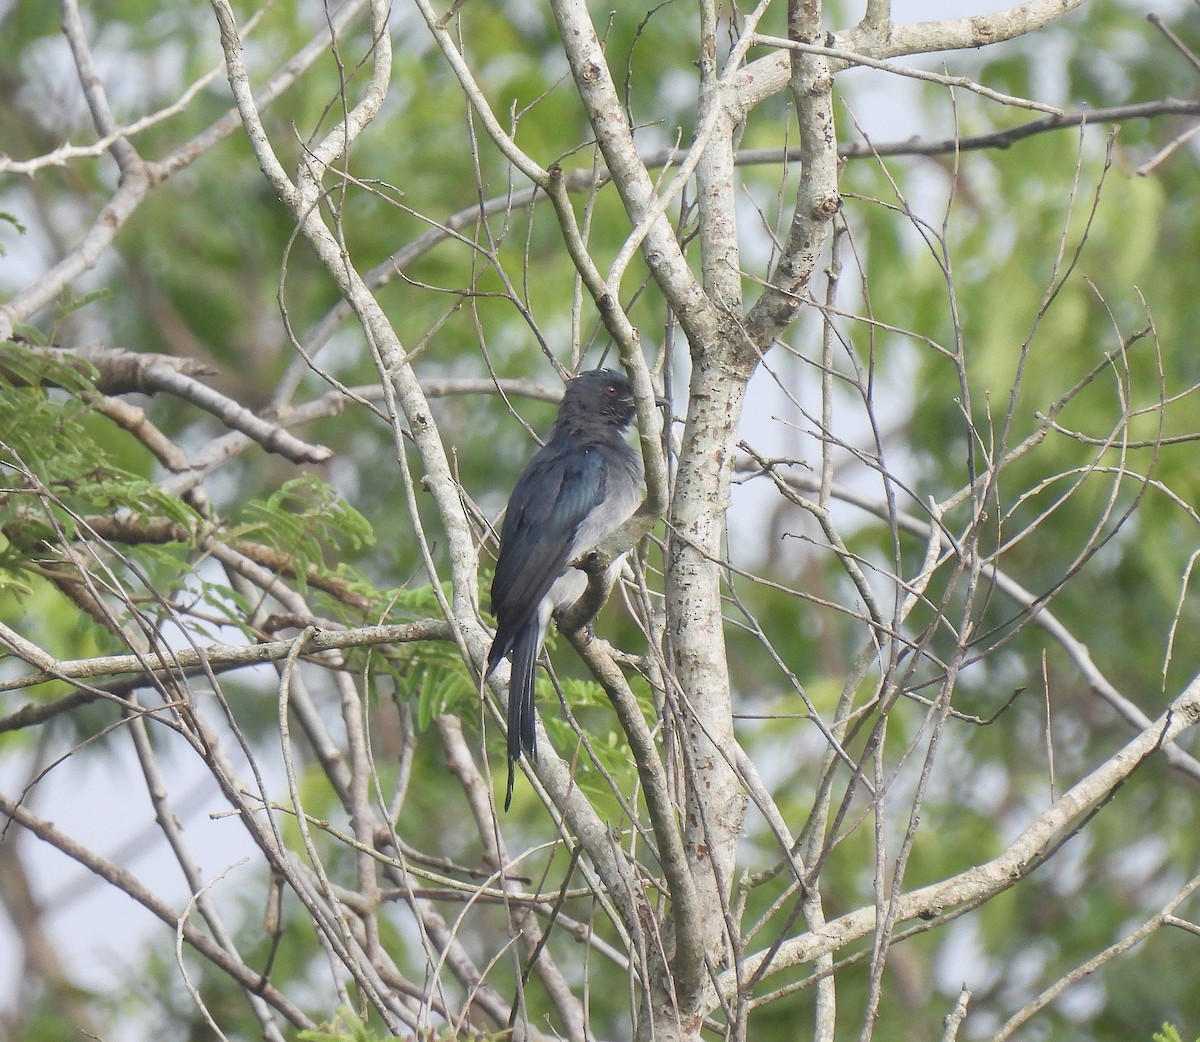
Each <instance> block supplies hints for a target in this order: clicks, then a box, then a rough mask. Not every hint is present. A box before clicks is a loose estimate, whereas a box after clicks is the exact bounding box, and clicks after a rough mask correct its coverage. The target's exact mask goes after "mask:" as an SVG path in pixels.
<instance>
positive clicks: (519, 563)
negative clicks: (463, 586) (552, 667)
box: [483, 369, 643, 810]
mask: <svg viewBox="0 0 1200 1042" xmlns="http://www.w3.org/2000/svg"><path fill="white" fill-rule="evenodd" d="M633 416H634V401H633V389H632V388H631V387H630V386H629V381H628V380H626V379H625V377H624V376H622V375H621V374H620V373H617V372H614V371H613V370H611V369H593V370H591V371H589V372H586V373H582V374H580V375H579V376H577V377H576V378H575V379H574V380H571V381H569V382H568V383H567V386H566V389H565V391H564V393H563V400H562V404H561V405H560V406H559V409H558V418H557V419H556V420H555V421H554V430H553V431H552V432H551V434H550V440H549V441H547V442H546V444H545V445H544V446H543V447H542V448H541V449H540V450H539V451H538V452H537V453H536V454H535V455H534V457H533V458H532V459H531V460H530V461H529V463H528V465H527V466H526V467H525V470H524V471H523V472H522V473H521V476H520V477H519V478H518V479H517V483H516V485H515V486H514V488H513V491H512V496H511V497H509V501H508V511H507V513H506V514H505V515H504V525H503V527H502V528H501V530H500V556H499V559H498V560H497V561H496V574H495V576H494V577H493V579H492V611H493V613H494V614H495V616H496V637H495V640H493V641H492V646H491V649H490V650H489V651H488V657H487V669H486V671H485V672H484V676H483V679H484V681H486V680H487V678H488V677H490V676H491V675H492V673H493V671H494V670H495V669H496V667H497V666H498V665H499V664H500V661H501V660H502V659H503V658H504V657H505V656H506V655H511V656H512V680H511V682H510V684H509V688H508V788H507V789H506V791H505V796H504V809H505V810H508V806H509V804H510V803H511V802H512V793H513V777H514V775H515V772H516V762H517V760H519V759H520V758H521V756H522V754H525V755H528V756H529V757H530V758H531V759H536V757H537V728H536V723H537V718H536V714H535V710H534V701H533V675H534V668H535V666H536V665H537V659H538V655H539V654H540V653H541V650H542V644H543V643H544V642H545V640H546V628H547V627H548V626H549V624H550V617H551V615H553V613H554V612H555V611H556V610H557V609H559V608H562V607H565V606H567V605H570V604H572V603H574V602H575V601H576V600H578V599H579V597H580V596H581V595H582V594H583V592H584V590H585V589H586V588H587V576H586V575H585V574H584V573H583V572H582V571H580V570H579V569H578V568H572V567H571V562H572V561H574V560H577V559H578V558H579V557H580V556H581V555H582V554H585V553H587V552H588V551H589V550H591V549H593V548H594V547H595V546H596V545H597V544H598V543H600V542H601V541H602V540H603V539H604V538H605V537H606V536H609V535H611V534H612V533H613V532H615V531H616V530H617V529H618V528H619V527H620V526H621V525H622V524H624V523H625V521H627V520H628V519H629V518H630V517H632V516H633V513H634V512H635V511H636V510H637V508H638V505H639V504H640V503H641V500H642V481H643V477H642V458H641V456H640V455H639V454H638V453H637V452H635V451H634V450H633V449H632V448H631V447H630V446H629V445H628V444H627V443H626V441H625V439H624V437H623V435H624V433H625V431H626V430H627V429H628V427H629V424H630V422H631V421H632V420H633ZM620 565H621V562H620V561H616V562H614V564H613V566H612V567H613V569H614V570H615V569H617V568H619V567H620Z"/></svg>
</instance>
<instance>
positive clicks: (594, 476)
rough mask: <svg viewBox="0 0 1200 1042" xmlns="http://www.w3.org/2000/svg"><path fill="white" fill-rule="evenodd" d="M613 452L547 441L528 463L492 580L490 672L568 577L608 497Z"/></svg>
mask: <svg viewBox="0 0 1200 1042" xmlns="http://www.w3.org/2000/svg"><path fill="white" fill-rule="evenodd" d="M608 457H609V453H607V452H605V451H604V450H603V448H601V447H598V446H580V447H563V446H560V445H557V444H555V442H554V441H551V442H549V443H547V444H546V445H545V446H544V447H543V448H542V449H541V450H540V451H539V452H538V453H537V454H536V455H535V456H534V457H533V459H531V460H530V461H529V465H528V466H527V467H526V468H525V471H524V472H523V473H522V474H521V477H520V478H519V479H518V480H517V484H516V486H515V487H514V488H513V492H512V496H511V497H510V498H509V502H508V513H507V514H506V515H505V518H504V527H503V528H502V529H501V532H500V558H499V560H498V561H497V562H496V574H495V577H494V578H493V579H492V611H493V612H494V613H495V615H496V640H495V643H494V644H493V645H492V650H491V654H489V656H488V665H489V672H490V668H491V667H492V666H494V665H495V664H496V663H498V662H499V661H500V659H502V658H503V657H504V656H505V655H506V654H508V652H509V651H510V650H511V649H512V644H513V641H514V640H515V639H516V634H517V632H518V631H519V630H520V629H521V628H522V627H523V626H524V625H525V624H526V623H528V622H530V621H531V620H533V619H534V618H535V617H536V615H537V611H538V607H539V605H540V603H541V601H542V598H544V597H545V596H546V594H547V593H548V592H549V591H550V587H551V586H553V585H554V581H555V580H556V579H557V578H558V577H559V576H560V575H562V574H563V572H564V571H565V570H566V568H567V565H568V564H569V561H570V554H571V551H572V548H573V544H574V542H575V537H576V534H577V533H578V531H579V529H580V526H581V525H583V523H584V522H585V521H586V520H587V518H588V517H589V515H590V514H592V512H593V511H595V510H596V508H597V507H599V506H600V505H601V504H602V503H603V502H604V499H605V494H606V488H607V484H608V472H609V469H610V465H611V463H610V460H609V458H608Z"/></svg>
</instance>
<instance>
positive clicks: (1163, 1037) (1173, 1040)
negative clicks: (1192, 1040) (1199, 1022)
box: [1152, 1023, 1200, 1042]
mask: <svg viewBox="0 0 1200 1042" xmlns="http://www.w3.org/2000/svg"><path fill="white" fill-rule="evenodd" d="M1152 1042H1183V1039H1182V1038H1181V1037H1180V1035H1179V1029H1178V1028H1177V1027H1176V1026H1175V1025H1174V1024H1171V1023H1165V1024H1163V1026H1162V1030H1161V1031H1156V1032H1154V1035H1153V1036H1152ZM1197 1042H1200V1039H1197Z"/></svg>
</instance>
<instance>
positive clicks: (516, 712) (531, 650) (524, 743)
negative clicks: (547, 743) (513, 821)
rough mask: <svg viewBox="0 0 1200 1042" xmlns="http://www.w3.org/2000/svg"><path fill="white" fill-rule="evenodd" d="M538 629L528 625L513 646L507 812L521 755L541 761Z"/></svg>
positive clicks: (505, 803) (509, 704) (506, 792)
mask: <svg viewBox="0 0 1200 1042" xmlns="http://www.w3.org/2000/svg"><path fill="white" fill-rule="evenodd" d="M540 643H541V642H540V641H539V640H538V630H537V626H525V627H523V628H522V630H521V632H520V633H519V634H517V639H516V640H515V641H513V647H512V680H511V681H510V682H509V687H508V788H507V790H506V791H505V794H504V809H505V810H508V805H509V804H510V803H512V794H513V779H514V777H515V776H516V769H517V761H518V760H519V759H520V758H521V754H522V753H524V754H526V755H528V757H529V758H530V759H531V760H536V759H537V711H536V709H535V708H534V702H533V676H534V670H535V669H536V667H537V655H538V646H539V644H540Z"/></svg>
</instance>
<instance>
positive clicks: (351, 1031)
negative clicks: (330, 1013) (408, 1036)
mask: <svg viewBox="0 0 1200 1042" xmlns="http://www.w3.org/2000/svg"><path fill="white" fill-rule="evenodd" d="M296 1038H297V1039H299V1040H300V1042H391V1040H393V1039H395V1038H396V1036H395V1035H391V1034H381V1033H380V1032H378V1031H376V1030H375V1029H374V1028H372V1027H371V1026H370V1025H369V1024H367V1023H366V1022H365V1021H364V1020H362V1019H361V1018H360V1017H359V1016H358V1014H357V1013H355V1012H354V1011H353V1010H351V1009H339V1010H338V1011H337V1013H336V1014H335V1015H334V1018H333V1020H332V1021H330V1022H329V1023H327V1024H323V1025H322V1026H321V1027H319V1028H315V1029H313V1030H311V1031H300V1032H298V1033H297V1035H296Z"/></svg>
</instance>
